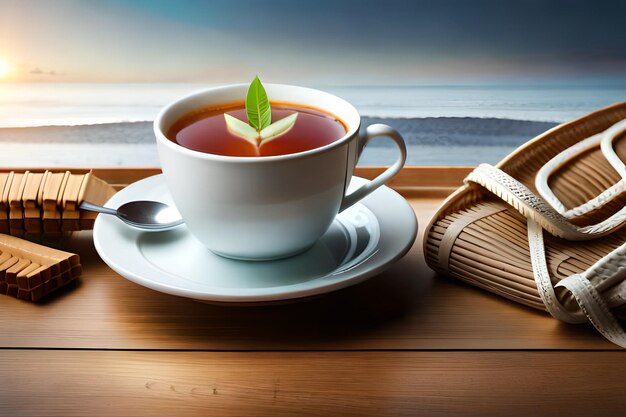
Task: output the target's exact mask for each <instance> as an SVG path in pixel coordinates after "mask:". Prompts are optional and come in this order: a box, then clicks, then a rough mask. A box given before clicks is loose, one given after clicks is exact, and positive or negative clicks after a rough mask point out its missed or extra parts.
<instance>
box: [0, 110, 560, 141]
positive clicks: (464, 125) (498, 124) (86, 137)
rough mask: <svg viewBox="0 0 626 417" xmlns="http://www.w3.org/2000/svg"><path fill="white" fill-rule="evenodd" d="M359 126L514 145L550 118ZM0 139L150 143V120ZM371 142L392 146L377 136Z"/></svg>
mask: <svg viewBox="0 0 626 417" xmlns="http://www.w3.org/2000/svg"><path fill="white" fill-rule="evenodd" d="M361 120H362V127H363V128H365V127H366V126H368V125H370V124H374V123H383V124H387V125H389V126H391V127H393V128H395V129H396V130H397V131H398V132H400V134H402V136H403V137H404V139H405V141H406V143H407V144H408V145H432V146H509V147H514V146H519V145H521V144H522V143H524V142H526V141H527V140H529V139H531V138H533V137H534V136H537V135H538V134H540V133H542V132H544V131H546V130H548V129H550V128H552V127H554V126H555V125H556V123H554V122H535V121H526V120H514V119H498V118H473V117H426V118H381V117H362V119H361ZM0 142H19V143H81V144H88V143H120V144H122V143H128V144H140V143H145V144H147V143H153V142H154V134H153V132H152V122H126V123H106V124H93V125H79V126H43V127H22V128H0ZM371 146H374V147H390V146H393V145H392V144H391V142H390V141H385V140H376V141H374V142H372V145H371Z"/></svg>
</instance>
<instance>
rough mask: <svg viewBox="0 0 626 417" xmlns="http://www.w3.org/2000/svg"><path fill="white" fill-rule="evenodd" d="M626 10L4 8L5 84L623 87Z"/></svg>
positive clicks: (609, 4)
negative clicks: (550, 81)
mask: <svg viewBox="0 0 626 417" xmlns="http://www.w3.org/2000/svg"><path fill="white" fill-rule="evenodd" d="M624 16H626V0H593V1H582V0H569V1H568V0H562V1H555V0H516V1H511V0H509V1H507V0H431V1H426V0H414V1H398V0H384V1H370V0H361V1H341V0H309V1H299V0H291V1H285V0H274V1H251V0H230V1H222V0H212V1H198V0H134V1H133V0H126V1H123V0H40V1H36V0H0V81H9V82H64V83H66V82H115V83H121V82H210V83H224V82H241V81H245V80H249V79H252V78H253V77H254V75H256V74H261V75H262V77H263V79H264V80H267V81H270V82H287V83H302V82H306V83H308V84H334V85H377V84H381V85H388V84H411V83H420V82H446V81H449V80H457V81H458V80H460V81H463V80H506V79H510V78H528V79H542V78H560V77H571V78H576V77H596V78H597V77H609V78H610V77H623V76H624V75H625V74H626V25H625V24H624V22H623V19H624Z"/></svg>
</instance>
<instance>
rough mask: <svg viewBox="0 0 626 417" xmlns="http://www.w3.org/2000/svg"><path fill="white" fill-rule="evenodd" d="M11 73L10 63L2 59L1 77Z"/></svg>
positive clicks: (0, 65)
mask: <svg viewBox="0 0 626 417" xmlns="http://www.w3.org/2000/svg"><path fill="white" fill-rule="evenodd" d="M8 74H9V65H8V64H7V63H6V61H3V60H1V59H0V79H2V78H4V77H6V76H7V75H8Z"/></svg>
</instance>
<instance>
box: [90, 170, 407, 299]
mask: <svg viewBox="0 0 626 417" xmlns="http://www.w3.org/2000/svg"><path fill="white" fill-rule="evenodd" d="M364 182H365V180H364V179H362V178H358V177H353V178H352V182H351V184H350V188H356V187H357V186H359V185H361V184H363V183H364ZM132 200H155V201H161V202H164V203H166V204H170V205H172V206H174V204H173V202H172V199H171V196H170V194H169V192H168V190H167V187H166V185H165V180H164V178H163V176H162V175H155V176H153V177H149V178H146V179H143V180H141V181H138V182H135V183H133V184H131V185H129V186H128V187H126V188H124V189H123V190H121V191H119V192H118V193H117V194H116V195H114V196H113V198H111V200H109V202H108V203H107V204H106V205H107V206H108V207H118V206H120V205H121V204H123V203H125V202H127V201H132ZM416 233H417V220H416V218H415V214H414V212H413V209H412V208H411V206H410V205H409V204H408V203H407V202H406V200H405V199H404V198H402V197H401V196H400V195H399V194H398V193H396V192H395V191H393V190H391V189H390V188H387V187H385V186H383V187H380V188H379V189H378V190H376V191H374V192H373V193H372V194H370V195H369V196H368V197H366V198H365V199H363V200H362V201H361V202H360V203H358V204H355V205H354V206H353V207H351V208H349V209H347V210H345V211H344V212H343V213H341V214H340V215H338V216H337V218H336V219H335V221H334V223H333V224H332V225H331V227H330V228H329V230H328V231H327V232H326V234H325V235H324V236H323V237H322V238H321V239H320V240H319V241H318V243H317V244H316V245H315V246H314V247H313V248H311V249H310V250H308V251H307V252H305V253H302V254H300V255H297V256H294V257H291V258H287V259H281V260H276V261H261V262H251V261H238V260H233V259H227V258H223V257H221V256H218V255H215V254H213V253H212V252H211V251H209V250H208V249H206V247H204V245H202V243H200V242H199V241H198V240H196V238H195V237H193V235H191V233H190V232H189V231H188V229H187V227H186V226H185V225H182V226H179V227H178V228H176V229H174V230H171V231H167V232H159V233H146V232H141V231H139V230H137V229H133V228H131V227H129V226H127V225H126V224H124V223H123V222H122V221H121V220H119V219H117V218H116V217H113V216H105V215H102V216H98V218H97V219H96V224H95V226H94V230H93V239H94V243H95V247H96V250H97V251H98V253H99V254H100V257H102V259H103V260H104V262H106V263H107V264H108V265H109V266H110V267H111V268H112V269H113V270H114V271H115V272H117V273H118V274H120V275H122V276H123V277H125V278H127V279H129V280H130V281H133V282H135V283H137V284H140V285H143V286H145V287H148V288H152V289H153V290H156V291H161V292H164V293H167V294H173V295H178V296H181V297H188V298H193V299H195V300H199V301H207V302H229V303H256V302H275V301H281V300H290V299H296V298H302V297H309V296H314V295H319V294H323V293H326V292H330V291H334V290H337V289H339V288H344V287H347V286H350V285H354V284H356V283H359V282H362V281H364V280H365V279H367V278H369V277H371V276H373V275H375V274H377V273H379V272H380V271H381V270H383V268H385V267H386V266H389V265H390V264H391V263H393V262H394V261H396V260H397V259H399V258H400V257H402V256H403V255H404V254H405V253H406V252H407V251H408V250H409V248H410V247H411V245H412V244H413V242H414V241H415V236H416Z"/></svg>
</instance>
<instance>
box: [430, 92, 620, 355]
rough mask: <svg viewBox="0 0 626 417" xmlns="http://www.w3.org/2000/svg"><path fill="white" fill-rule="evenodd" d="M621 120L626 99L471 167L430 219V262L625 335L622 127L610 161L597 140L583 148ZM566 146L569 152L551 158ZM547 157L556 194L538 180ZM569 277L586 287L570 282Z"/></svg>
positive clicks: (537, 305)
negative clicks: (494, 161)
mask: <svg viewBox="0 0 626 417" xmlns="http://www.w3.org/2000/svg"><path fill="white" fill-rule="evenodd" d="M624 119H626V102H625V103H618V104H614V105H612V106H610V107H607V108H604V109H601V110H598V111H596V112H593V113H591V114H589V115H586V116H583V117H581V118H578V119H576V120H574V121H571V122H569V123H565V124H563V125H560V126H557V127H555V128H553V129H551V130H549V131H547V132H545V133H544V134H542V135H540V136H538V137H536V138H535V139H533V140H531V141H529V142H528V143H526V144H525V145H523V146H521V147H520V148H518V149H517V150H516V151H514V152H513V153H512V154H510V155H509V156H508V157H506V158H505V159H504V160H503V161H501V162H500V163H499V164H497V166H496V167H495V168H494V167H489V166H485V167H483V166H481V167H480V168H478V169H477V171H475V173H473V174H470V176H469V177H468V179H466V183H465V185H463V186H462V187H461V188H460V189H458V190H457V191H456V192H454V193H453V194H452V195H451V196H450V197H449V198H448V199H447V200H446V201H445V202H444V203H443V205H442V207H441V208H440V209H439V210H438V211H437V213H436V214H435V215H434V217H433V218H432V220H431V222H430V224H429V225H428V227H427V229H426V231H427V232H426V234H425V239H424V253H425V254H426V260H427V263H428V265H429V266H430V267H431V268H433V269H434V270H436V271H437V272H439V273H443V274H447V275H450V276H453V277H455V278H458V279H461V280H463V281H466V282H468V283H470V284H472V285H475V286H477V287H480V288H483V289H486V290H488V291H490V292H493V293H495V294H498V295H501V296H503V297H506V298H508V299H510V300H513V301H516V302H518V303H521V304H524V305H527V306H529V307H533V308H536V309H541V310H546V311H548V312H550V313H551V314H552V315H553V316H555V317H557V318H559V319H562V320H565V321H569V322H583V321H587V320H589V319H590V320H591V321H592V323H593V324H594V325H596V327H597V328H598V330H600V331H601V332H602V333H603V334H604V335H605V336H606V337H607V338H609V339H610V340H612V341H613V342H615V343H618V344H620V345H624V344H626V338H624V334H623V333H624V332H623V329H622V327H621V325H623V324H624V320H626V260H625V258H626V255H621V254H620V251H623V250H626V245H625V244H624V242H626V227H621V226H622V225H623V224H625V223H626V222H624V221H623V220H624V216H623V212H624V210H625V209H624V206H625V205H626V192H624V188H625V187H624V185H625V184H624V183H625V182H626V181H625V179H624V175H625V174H624V172H623V171H624V170H623V168H620V170H622V172H620V171H619V170H617V169H616V168H615V166H616V165H619V164H620V163H621V164H622V167H623V162H622V161H626V134H625V133H624V132H626V128H625V129H623V130H620V132H619V133H618V134H616V135H614V136H615V138H614V139H613V141H612V149H613V150H612V152H613V153H614V156H615V157H614V164H613V165H612V164H611V163H610V162H609V160H608V159H607V157H606V152H603V151H602V149H601V147H600V145H598V146H591V147H588V146H587V149H582V148H581V145H584V143H583V141H585V140H587V141H590V140H592V139H587V138H593V137H594V135H595V137H597V138H601V137H603V135H606V133H603V132H605V131H607V129H609V128H612V127H614V125H616V124H618V122H620V121H622V120H624ZM622 124H623V123H622ZM596 142H599V141H596ZM585 143H586V142H585ZM603 146H604V145H603ZM576 147H578V148H581V149H578V150H577V151H576ZM566 150H572V151H574V152H570V156H569V157H568V158H567V159H564V160H561V161H560V162H561V163H560V165H559V164H556V162H559V161H558V159H559V158H560V157H561V155H562V154H564V153H565V152H566ZM617 158H619V160H621V161H617V162H615V160H616V159H617ZM550 163H553V168H555V169H553V171H552V172H551V173H549V175H545V168H544V169H543V172H544V174H543V176H544V177H545V178H544V181H545V183H546V185H548V186H549V190H551V192H552V193H553V197H554V198H553V199H552V200H553V201H550V199H546V198H545V196H544V198H542V197H541V196H540V194H541V189H539V190H538V188H537V185H536V181H537V176H538V173H540V172H541V169H542V167H544V166H545V165H546V164H548V165H549V164H550ZM555 164H556V165H555ZM540 188H541V187H540ZM607 190H608V191H607ZM544 194H545V193H544ZM544 194H541V195H544ZM598 196H600V197H598ZM559 202H560V203H562V205H561V207H558V206H559V204H558V203H559ZM590 204H591V207H590V206H589V205H590ZM572 208H578V209H574V210H573V211H572V210H571V209H572ZM576 210H578V212H576ZM555 212H557V213H556V214H555ZM564 212H566V213H565V216H567V218H566V217H564V216H563V215H562V214H563V213H564ZM559 222H560V223H559ZM599 224H600V225H599ZM609 226H610V227H609ZM533 237H534V239H535V240H534V241H533ZM609 258H610V259H609ZM607 259H608V260H609V261H610V262H608V261H607ZM603 261H604V263H602V262H603ZM542 268H543V273H542ZM607 268H608V269H607ZM572 277H575V278H576V279H578V281H580V282H582V284H580V283H579V284H580V285H579V287H580V286H586V287H589V286H590V285H591V287H593V288H591V287H589V288H587V290H584V291H582V293H584V294H582V293H581V292H580V291H576V290H572V288H570V287H572V285H570V284H571V282H570V281H572ZM542 280H543V281H542ZM561 281H563V282H561ZM559 283H561V284H559ZM577 285H578V284H577ZM547 287H550V288H547ZM585 291H586V292H585ZM587 293H588V294H587ZM581 294H582V295H581ZM588 297H590V301H589V300H588V301H585V300H586V299H587V298H588ZM581 298H582V299H581ZM594 298H595V299H598V300H596V301H597V303H596V301H594V300H592V299H594ZM592 304H593V305H592ZM603 309H604V310H605V311H600V310H603ZM598 317H599V318H598ZM606 317H609V318H608V319H607V318H606ZM607 320H608V321H609V322H610V323H608V322H607ZM598 322H603V323H598ZM620 322H621V323H620ZM607 323H608V324H607ZM607 326H608V327H611V328H610V329H607V328H606V327H607ZM616 326H619V328H616ZM622 338H623V339H622Z"/></svg>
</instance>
